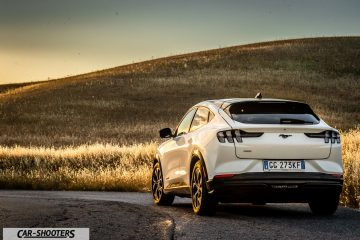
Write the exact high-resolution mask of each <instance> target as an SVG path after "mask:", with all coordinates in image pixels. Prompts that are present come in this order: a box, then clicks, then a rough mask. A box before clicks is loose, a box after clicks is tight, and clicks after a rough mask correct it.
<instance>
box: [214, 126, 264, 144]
mask: <svg viewBox="0 0 360 240" xmlns="http://www.w3.org/2000/svg"><path fill="white" fill-rule="evenodd" d="M263 134H264V133H262V132H245V131H243V130H239V129H235V130H226V131H221V132H218V133H217V139H218V140H219V142H221V143H225V142H226V141H228V142H229V143H234V141H235V140H236V141H237V142H239V143H241V142H242V141H243V138H249V137H260V136H261V135H263Z"/></svg>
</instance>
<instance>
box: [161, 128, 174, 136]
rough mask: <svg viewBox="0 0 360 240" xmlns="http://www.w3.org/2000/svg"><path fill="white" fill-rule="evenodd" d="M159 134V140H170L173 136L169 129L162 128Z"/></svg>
mask: <svg viewBox="0 0 360 240" xmlns="http://www.w3.org/2000/svg"><path fill="white" fill-rule="evenodd" d="M159 133H160V137H161V138H170V137H172V136H173V134H172V132H171V129H170V128H163V129H161V130H160V132H159Z"/></svg>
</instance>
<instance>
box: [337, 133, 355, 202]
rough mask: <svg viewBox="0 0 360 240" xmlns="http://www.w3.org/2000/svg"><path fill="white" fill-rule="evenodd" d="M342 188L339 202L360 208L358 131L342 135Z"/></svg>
mask: <svg viewBox="0 0 360 240" xmlns="http://www.w3.org/2000/svg"><path fill="white" fill-rule="evenodd" d="M341 137H342V156H343V164H344V188H343V194H342V197H341V202H342V204H344V205H345V206H349V207H356V208H360V129H357V130H350V131H349V132H347V133H345V134H342V136H341Z"/></svg>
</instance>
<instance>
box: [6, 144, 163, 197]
mask: <svg viewBox="0 0 360 240" xmlns="http://www.w3.org/2000/svg"><path fill="white" fill-rule="evenodd" d="M156 147H157V144H156V143H148V144H136V145H132V146H116V145H111V144H94V145H82V146H78V147H66V148H59V149H55V148H43V147H19V146H15V147H0V186H1V188H15V189H59V190H115V191H148V190H149V189H150V181H151V164H152V161H153V159H154V157H155V152H156Z"/></svg>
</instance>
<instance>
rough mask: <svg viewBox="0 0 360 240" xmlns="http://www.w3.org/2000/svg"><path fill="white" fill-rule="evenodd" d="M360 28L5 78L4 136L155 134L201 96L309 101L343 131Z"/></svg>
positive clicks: (353, 108) (10, 141)
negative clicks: (33, 78)
mask: <svg viewBox="0 0 360 240" xmlns="http://www.w3.org/2000/svg"><path fill="white" fill-rule="evenodd" d="M359 90H360V37H341V38H313V39H297V40H285V41H275V42H265V43H257V44H250V45H243V46H235V47H230V48H222V49H214V50H209V51H203V52H196V53H190V54H185V55H179V56H172V57H167V58H161V59H155V60H151V61H145V62H141V63H136V64H131V65H126V66H121V67H117V68H112V69H108V70H103V71H98V72H94V73H89V74H83V75H79V76H75V77H69V78H63V79H58V80H53V81H45V82H40V83H34V84H25V85H14V86H12V85H10V86H9V85H7V86H0V130H1V133H0V144H1V145H24V146H27V145H32V146H39V145H42V146H65V145H80V144H83V143H94V142H103V143H110V142H112V143H119V144H128V143H135V142H146V141H150V140H154V139H158V137H157V136H158V130H159V129H160V128H163V127H167V126H170V127H173V128H174V127H175V126H176V124H177V122H178V121H179V119H180V117H181V116H182V114H184V112H185V111H186V110H187V109H188V108H189V107H190V106H192V105H194V104H196V103H197V102H199V101H201V100H205V99H215V98H228V97H253V96H254V95H255V94H256V92H258V91H261V92H262V93H263V96H265V97H274V98H287V99H294V100H300V101H305V102H307V103H309V104H310V105H311V106H312V107H313V108H314V110H315V111H316V112H317V113H318V114H319V115H320V116H321V117H322V118H324V119H325V121H326V122H328V123H329V124H331V125H333V126H336V127H338V128H340V129H342V130H345V131H346V130H348V129H351V128H355V127H356V126H359V122H360V107H359V103H360V91H359Z"/></svg>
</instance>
